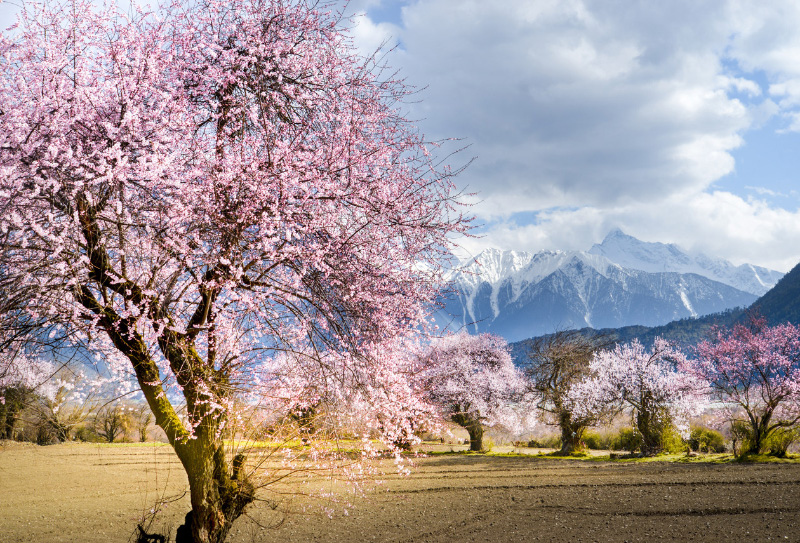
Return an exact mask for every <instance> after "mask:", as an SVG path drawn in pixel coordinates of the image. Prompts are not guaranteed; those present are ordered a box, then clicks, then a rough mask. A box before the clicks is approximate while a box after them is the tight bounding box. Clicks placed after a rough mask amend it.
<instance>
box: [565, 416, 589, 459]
mask: <svg viewBox="0 0 800 543" xmlns="http://www.w3.org/2000/svg"><path fill="white" fill-rule="evenodd" d="M558 427H559V429H560V430H561V450H559V451H558V453H559V454H563V455H570V454H573V453H575V452H578V451H581V450H583V433H584V432H585V431H586V425H585V424H581V423H580V422H575V421H574V420H573V418H572V413H570V412H569V411H567V410H561V411H560V413H559V417H558Z"/></svg>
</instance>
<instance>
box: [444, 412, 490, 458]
mask: <svg viewBox="0 0 800 543" xmlns="http://www.w3.org/2000/svg"><path fill="white" fill-rule="evenodd" d="M451 420H452V421H453V422H455V423H456V424H458V425H459V426H461V427H462V428H464V429H465V430H466V431H467V433H468V434H469V450H470V451H474V452H481V451H483V424H481V419H480V417H479V416H475V415H472V414H470V413H456V414H454V415H452V416H451Z"/></svg>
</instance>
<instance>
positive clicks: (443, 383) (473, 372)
mask: <svg viewBox="0 0 800 543" xmlns="http://www.w3.org/2000/svg"><path fill="white" fill-rule="evenodd" d="M421 364H422V368H423V370H422V371H423V374H422V379H423V387H424V389H425V390H426V392H427V394H428V396H429V398H430V401H431V402H432V403H434V404H435V405H438V406H440V407H441V409H442V410H443V412H444V414H445V415H446V416H447V417H448V418H450V420H452V421H453V422H455V423H456V424H458V425H459V426H461V427H463V428H464V429H465V430H467V432H468V433H469V439H470V450H471V451H482V450H483V432H484V426H493V425H495V424H500V425H504V426H507V427H515V426H518V424H519V420H518V411H516V410H515V409H514V406H513V403H514V402H518V401H519V400H520V398H521V396H522V392H523V390H524V381H523V378H522V374H521V372H520V371H519V370H518V369H517V368H516V366H514V362H513V361H512V360H511V355H510V354H509V351H508V345H507V343H506V342H505V340H503V339H502V338H500V337H497V336H493V335H491V334H480V335H475V336H473V335H470V334H468V333H466V332H461V333H458V334H454V335H449V336H446V337H443V338H441V339H440V340H438V341H436V342H434V343H433V344H432V345H431V346H430V348H429V349H428V351H427V352H426V353H425V354H424V355H423V357H422V360H421Z"/></svg>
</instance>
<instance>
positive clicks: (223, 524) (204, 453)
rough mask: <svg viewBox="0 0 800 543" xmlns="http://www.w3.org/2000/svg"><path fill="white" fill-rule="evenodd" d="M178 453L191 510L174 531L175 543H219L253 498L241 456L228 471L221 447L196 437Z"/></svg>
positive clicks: (217, 441)
mask: <svg viewBox="0 0 800 543" xmlns="http://www.w3.org/2000/svg"><path fill="white" fill-rule="evenodd" d="M181 447H186V448H187V449H186V450H183V451H181V452H180V453H179V457H180V458H181V461H182V462H183V465H184V468H185V469H186V473H187V475H188V477H189V489H190V495H191V501H192V510H191V511H190V512H189V513H187V514H186V518H185V521H184V524H183V525H182V526H180V527H179V528H178V532H177V534H176V536H175V542H176V543H222V542H223V541H225V538H226V537H227V535H228V532H229V531H230V529H231V526H232V525H233V522H234V520H236V519H237V518H238V517H239V516H240V515H241V514H242V512H243V511H244V508H245V506H247V505H248V504H249V503H251V502H252V501H253V500H254V498H255V489H254V487H253V485H252V484H251V483H250V481H249V480H248V479H247V477H246V476H245V474H244V462H245V457H244V455H237V456H236V458H234V460H233V470H232V472H231V471H229V470H228V463H227V460H226V458H225V450H224V445H223V444H222V442H221V441H219V440H209V439H207V436H198V437H197V439H195V440H193V442H192V443H186V444H185V445H182V446H181ZM184 458H185V460H184Z"/></svg>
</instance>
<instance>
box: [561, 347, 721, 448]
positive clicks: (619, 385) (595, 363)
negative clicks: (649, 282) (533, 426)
mask: <svg viewBox="0 0 800 543" xmlns="http://www.w3.org/2000/svg"><path fill="white" fill-rule="evenodd" d="M686 363H687V362H686V357H685V356H684V355H683V353H681V352H680V351H679V350H678V349H676V348H675V347H674V346H672V345H671V344H670V343H669V342H667V341H665V340H663V339H661V338H656V340H655V342H654V345H653V348H652V349H650V350H647V349H645V348H644V347H643V346H642V344H641V343H639V342H638V341H637V340H634V341H633V342H632V343H629V344H624V345H617V346H616V347H615V348H614V349H612V350H605V351H601V352H599V353H597V354H595V356H594V358H593V359H592V362H591V364H590V371H591V373H592V376H591V377H590V378H589V379H586V380H584V381H582V382H581V383H579V384H577V385H576V386H575V387H574V388H573V390H572V391H571V392H570V394H571V395H572V396H573V398H575V400H576V401H582V404H581V405H586V406H587V409H586V410H587V411H590V412H591V410H592V409H595V408H596V407H595V406H596V405H597V404H600V405H603V404H604V405H620V406H626V407H628V408H630V409H631V410H632V414H633V422H634V427H635V429H636V430H637V431H638V432H639V433H640V435H641V438H642V445H641V450H642V454H645V455H653V454H656V453H658V452H660V451H661V449H662V446H663V444H662V436H663V434H664V430H665V429H666V428H667V426H669V425H674V426H675V427H676V428H677V429H678V431H679V432H680V433H681V435H682V436H683V437H684V438H687V439H688V437H689V420H690V418H691V417H692V416H694V415H697V414H699V413H701V412H702V411H703V409H705V407H706V401H705V392H706V386H705V384H704V382H703V381H702V380H701V379H698V378H697V377H695V376H693V375H691V374H689V373H687V372H685V371H682V368H683V367H684V366H685V365H686Z"/></svg>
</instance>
